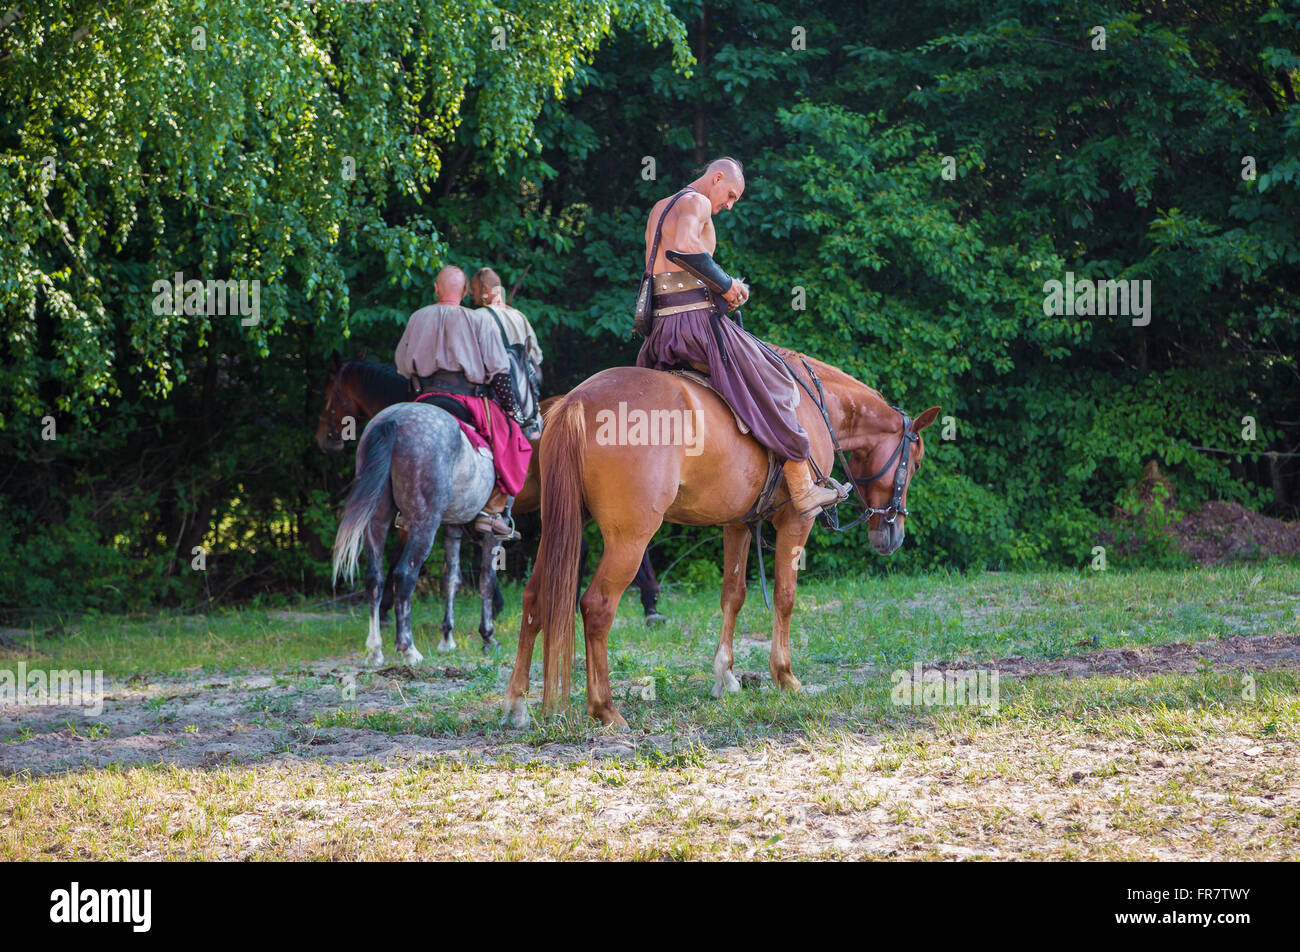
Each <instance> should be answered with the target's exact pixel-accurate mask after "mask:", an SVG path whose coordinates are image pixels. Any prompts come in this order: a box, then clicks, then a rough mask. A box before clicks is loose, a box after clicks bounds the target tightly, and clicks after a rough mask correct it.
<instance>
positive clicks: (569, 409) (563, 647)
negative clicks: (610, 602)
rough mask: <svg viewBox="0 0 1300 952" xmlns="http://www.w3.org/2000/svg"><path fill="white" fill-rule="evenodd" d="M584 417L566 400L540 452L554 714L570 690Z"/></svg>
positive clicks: (546, 698) (545, 673)
mask: <svg viewBox="0 0 1300 952" xmlns="http://www.w3.org/2000/svg"><path fill="white" fill-rule="evenodd" d="M586 445H587V416H586V411H585V410H584V409H583V406H582V402H581V401H579V400H571V399H567V398H566V399H565V400H564V401H563V402H562V403H561V404H560V405H559V406H558V407H556V408H555V410H554V411H552V412H551V413H550V414H548V416H547V419H546V428H545V429H544V430H543V431H542V442H541V445H540V447H539V460H540V462H541V477H542V541H541V545H540V547H539V548H538V552H537V564H536V565H535V566H534V567H533V574H534V575H536V576H537V577H538V578H539V579H540V580H541V584H540V586H539V590H538V592H537V595H538V601H539V602H540V611H541V616H542V617H541V625H542V635H543V638H544V640H543V642H542V646H543V647H542V680H543V683H544V685H545V687H544V688H543V693H542V709H543V710H544V711H546V712H547V713H553V712H554V711H555V709H556V707H557V706H558V705H559V703H560V702H561V701H562V700H563V701H567V700H568V697H569V691H570V690H571V688H572V685H573V644H574V638H575V630H574V629H575V627H576V622H575V619H574V612H573V593H574V592H575V591H577V589H578V563H579V560H580V559H581V557H582V521H583V520H582V505H583V500H582V483H583V456H584V452H585V450H586Z"/></svg>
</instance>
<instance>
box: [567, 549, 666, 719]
mask: <svg viewBox="0 0 1300 952" xmlns="http://www.w3.org/2000/svg"><path fill="white" fill-rule="evenodd" d="M658 528H659V526H657V525H656V526H652V527H651V528H650V530H649V532H645V533H637V534H635V535H632V534H623V533H626V532H627V530H623V529H620V530H619V531H620V534H619V535H613V534H610V535H605V536H604V538H605V551H604V553H603V554H602V555H601V557H600V565H598V566H596V574H595V575H593V576H592V579H591V585H590V587H588V589H587V591H586V592H584V593H583V596H582V599H581V605H582V631H583V636H584V637H585V638H586V641H587V713H588V714H590V715H591V716H592V717H594V718H596V719H597V720H599V721H600V722H601V723H602V724H604V725H605V726H606V727H627V721H625V720H623V715H622V714H620V713H619V712H618V708H616V707H615V706H614V697H613V695H612V693H611V692H610V688H609V656H608V654H607V653H606V645H607V643H608V641H609V629H610V626H611V625H613V624H614V616H615V614H617V613H618V602H619V599H620V598H622V596H623V592H624V591H625V590H626V589H627V587H628V585H629V584H630V583H631V581H632V579H633V578H635V577H636V572H637V569H638V568H640V566H641V554H642V553H643V552H645V547H646V545H647V544H649V542H650V540H651V538H653V537H654V534H655V531H656V530H657V529H658Z"/></svg>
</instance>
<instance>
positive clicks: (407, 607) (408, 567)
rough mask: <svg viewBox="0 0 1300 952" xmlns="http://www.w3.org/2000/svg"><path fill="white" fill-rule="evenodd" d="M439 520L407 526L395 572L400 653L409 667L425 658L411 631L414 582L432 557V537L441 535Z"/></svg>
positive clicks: (430, 517)
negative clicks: (417, 646)
mask: <svg viewBox="0 0 1300 952" xmlns="http://www.w3.org/2000/svg"><path fill="white" fill-rule="evenodd" d="M438 523H439V520H438V518H437V517H436V516H429V517H428V518H427V521H423V522H420V523H419V524H418V525H413V526H408V532H409V535H408V537H407V540H406V548H405V549H404V550H403V551H402V557H401V558H400V559H399V560H398V563H397V565H396V566H395V567H394V569H393V574H394V575H395V576H397V603H396V606H395V608H396V612H395V614H396V616H397V651H398V653H399V654H401V656H402V660H403V661H405V662H406V663H407V664H419V663H420V662H421V661H423V660H424V655H422V654H420V652H419V651H418V650H417V649H416V647H415V639H414V638H413V637H412V629H411V596H412V595H413V594H414V593H415V583H416V581H417V580H418V579H419V578H420V566H422V565H423V564H424V560H425V559H427V558H428V557H429V550H430V549H432V548H433V538H434V536H436V535H437V534H438Z"/></svg>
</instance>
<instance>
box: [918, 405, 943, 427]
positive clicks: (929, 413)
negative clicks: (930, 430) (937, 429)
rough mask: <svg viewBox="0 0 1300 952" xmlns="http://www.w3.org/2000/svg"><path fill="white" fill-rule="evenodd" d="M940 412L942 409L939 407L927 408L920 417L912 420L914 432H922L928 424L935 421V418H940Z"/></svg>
mask: <svg viewBox="0 0 1300 952" xmlns="http://www.w3.org/2000/svg"><path fill="white" fill-rule="evenodd" d="M940 412H942V411H941V410H940V409H939V407H931V408H930V409H928V410H926V411H925V412H924V413H922V414H921V415H920V416H919V417H917V418H916V419H915V420H913V421H912V432H913V433H920V432H921V431H922V430H924V429H925V428H926V427H927V426H929V425H930V424H931V423H933V422H934V421H935V420H937V419H938V418H939V414H940Z"/></svg>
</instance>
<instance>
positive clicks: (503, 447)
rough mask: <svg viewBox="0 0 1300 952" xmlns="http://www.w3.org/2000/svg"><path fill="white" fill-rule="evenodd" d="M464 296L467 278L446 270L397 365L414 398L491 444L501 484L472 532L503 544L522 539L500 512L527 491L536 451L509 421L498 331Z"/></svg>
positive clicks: (413, 320)
mask: <svg viewBox="0 0 1300 952" xmlns="http://www.w3.org/2000/svg"><path fill="white" fill-rule="evenodd" d="M465 290H466V281H465V272H464V271H462V270H461V269H460V268H457V267H455V266H454V265H448V266H447V267H445V268H443V269H442V270H441V271H439V272H438V277H437V280H436V281H435V282H434V293H435V295H436V296H437V303H436V304H431V305H429V306H428V307H422V308H420V309H419V310H418V311H416V312H415V313H414V314H412V315H411V317H410V320H408V321H407V324H406V330H405V331H404V332H403V333H402V339H401V340H400V341H398V343H397V350H396V352H395V353H394V355H393V363H394V364H395V365H396V366H397V372H398V373H400V374H401V375H402V376H403V377H406V378H407V379H408V380H409V381H410V382H411V390H412V392H413V395H414V396H415V398H416V399H421V398H426V399H427V397H426V395H431V396H432V397H433V399H430V400H429V401H428V402H431V403H434V404H435V405H437V406H441V407H443V409H446V410H447V411H448V412H450V413H452V414H453V415H455V416H457V417H458V418H459V419H460V420H461V421H462V422H465V423H470V424H471V425H473V426H474V428H475V429H476V430H477V431H478V432H479V434H480V435H481V436H482V437H484V438H485V439H486V440H487V442H488V444H489V446H490V447H491V450H492V456H493V461H494V463H495V465H496V470H497V485H496V491H495V492H493V494H492V496H491V498H490V499H488V502H487V505H486V506H484V507H483V511H482V512H481V513H479V517H478V519H477V520H475V522H474V528H475V529H477V530H478V531H480V532H491V533H492V534H493V535H494V536H496V537H497V538H499V539H506V540H508V539H518V538H519V533H517V532H515V531H514V527H513V526H511V525H510V523H509V522H508V521H507V520H506V519H505V518H502V515H501V513H503V512H504V511H505V510H506V507H507V506H508V505H509V504H510V502H511V500H512V498H513V496H514V494H515V493H517V492H518V491H519V489H520V488H521V487H522V486H523V481H524V477H525V476H526V474H527V472H528V459H529V457H530V456H531V454H532V448H531V447H530V446H529V444H528V441H527V440H526V439H524V436H523V434H522V433H521V432H520V430H519V424H517V423H515V421H514V418H513V416H512V414H513V413H514V412H515V410H516V407H515V405H514V395H513V393H512V392H511V388H510V358H509V356H508V354H507V353H506V348H505V345H504V344H502V343H501V332H500V331H499V330H497V327H496V324H495V322H494V321H493V320H492V318H491V316H490V315H488V314H487V313H486V312H483V311H479V310H470V309H469V308H466V307H462V306H461V303H460V302H461V300H462V299H463V298H464V297H465ZM485 398H486V399H485ZM488 400H491V401H494V402H495V404H496V405H497V406H496V412H495V413H494V412H492V407H490V406H487V405H486V401H488Z"/></svg>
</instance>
